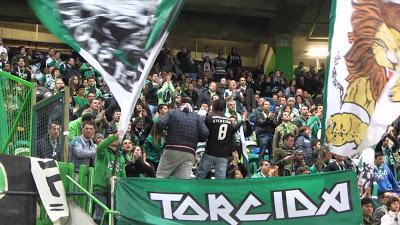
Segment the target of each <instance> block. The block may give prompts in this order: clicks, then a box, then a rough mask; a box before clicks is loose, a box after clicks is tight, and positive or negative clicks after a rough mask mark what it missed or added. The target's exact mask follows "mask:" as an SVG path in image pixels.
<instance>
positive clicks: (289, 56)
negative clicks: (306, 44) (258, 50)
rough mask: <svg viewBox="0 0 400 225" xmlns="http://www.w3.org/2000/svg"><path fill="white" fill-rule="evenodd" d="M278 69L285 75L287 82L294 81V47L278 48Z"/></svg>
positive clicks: (276, 50)
mask: <svg viewBox="0 0 400 225" xmlns="http://www.w3.org/2000/svg"><path fill="white" fill-rule="evenodd" d="M275 55H276V69H279V70H281V71H282V72H284V73H285V77H286V80H288V81H289V80H291V79H293V77H294V76H293V49H292V47H276V48H275Z"/></svg>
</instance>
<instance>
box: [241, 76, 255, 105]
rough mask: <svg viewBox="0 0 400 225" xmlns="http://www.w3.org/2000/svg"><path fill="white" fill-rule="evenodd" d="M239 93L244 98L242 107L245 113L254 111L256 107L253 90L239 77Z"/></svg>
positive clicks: (243, 78) (244, 79)
mask: <svg viewBox="0 0 400 225" xmlns="http://www.w3.org/2000/svg"><path fill="white" fill-rule="evenodd" d="M239 91H240V92H242V95H243V97H244V102H243V106H244V107H246V109H247V112H251V110H252V109H255V108H256V107H257V105H256V100H255V98H254V90H253V88H251V86H250V85H249V84H248V83H247V82H246V78H245V77H241V78H240V80H239Z"/></svg>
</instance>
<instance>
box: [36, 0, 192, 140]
mask: <svg viewBox="0 0 400 225" xmlns="http://www.w3.org/2000/svg"><path fill="white" fill-rule="evenodd" d="M29 3H30V5H31V7H32V9H33V10H34V12H35V13H36V16H37V17H38V18H39V19H40V21H41V22H42V23H43V24H44V25H45V26H46V27H47V28H48V29H49V30H50V31H51V32H52V33H53V34H54V35H56V36H57V37H58V38H60V39H61V40H62V41H63V42H65V43H66V44H68V45H69V46H71V47H72V48H73V49H74V50H76V51H77V52H79V54H80V55H81V56H82V57H83V58H85V59H86V60H87V62H88V63H89V64H91V65H92V66H93V67H94V68H95V69H96V70H98V71H99V72H100V73H101V75H102V76H103V77H104V80H105V81H106V82H107V84H108V86H109V87H110V90H111V92H112V93H113V95H114V97H115V99H116V100H117V102H118V104H119V106H120V107H121V120H120V123H119V126H120V127H119V128H118V130H119V131H121V132H123V133H125V131H126V130H127V128H128V122H129V120H130V117H131V115H132V112H133V109H134V105H135V104H136V101H137V99H138V98H139V95H140V91H141V89H142V87H143V85H144V81H145V80H146V78H147V75H148V73H149V71H150V69H151V67H152V66H153V63H154V61H155V59H156V57H157V55H158V53H159V51H160V49H161V47H162V45H163V44H164V42H165V40H166V39H167V36H168V34H169V31H170V29H171V28H172V25H173V23H174V21H175V20H176V18H177V16H178V14H179V12H180V10H181V8H182V6H183V3H184V0H96V1H93V0H29Z"/></svg>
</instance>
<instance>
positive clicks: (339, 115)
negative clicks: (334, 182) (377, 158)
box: [324, 0, 400, 156]
mask: <svg viewBox="0 0 400 225" xmlns="http://www.w3.org/2000/svg"><path fill="white" fill-rule="evenodd" d="M399 15H400V0H334V1H332V10H331V18H330V21H331V26H330V34H329V36H330V38H329V50H330V56H329V70H328V73H327V75H326V76H327V77H326V79H325V80H326V81H325V100H324V102H325V106H326V112H325V117H324V118H325V124H324V125H325V137H326V143H327V144H328V145H329V147H330V148H331V150H332V151H333V152H334V153H336V154H339V155H343V156H350V155H354V154H356V153H358V152H360V151H362V150H363V149H366V148H368V147H371V146H372V145H374V144H376V143H377V142H379V140H380V138H381V137H382V135H383V134H384V133H385V132H386V129H387V127H388V125H390V124H391V123H392V122H393V121H394V120H396V119H397V118H398V117H399V115H400V79H399V61H400V20H399V19H400V16H399Z"/></svg>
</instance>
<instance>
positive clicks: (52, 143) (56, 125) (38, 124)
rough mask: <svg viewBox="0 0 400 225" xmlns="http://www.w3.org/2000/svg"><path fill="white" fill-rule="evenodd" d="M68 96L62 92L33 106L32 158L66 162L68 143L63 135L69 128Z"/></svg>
mask: <svg viewBox="0 0 400 225" xmlns="http://www.w3.org/2000/svg"><path fill="white" fill-rule="evenodd" d="M66 89H68V88H66ZM68 95H69V94H68V93H67V92H60V93H58V94H57V95H54V96H51V97H50V98H48V99H45V100H42V101H40V102H38V103H37V104H36V105H34V106H33V125H32V126H33V129H32V130H33V132H32V133H33V135H32V156H35V157H39V158H52V159H55V160H57V161H66V159H67V157H68V156H67V155H66V154H67V153H68V151H66V149H67V145H68V142H67V141H65V138H64V135H63V134H65V133H64V131H65V130H66V129H67V127H68V104H69V102H68ZM66 118H67V119H66Z"/></svg>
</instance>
